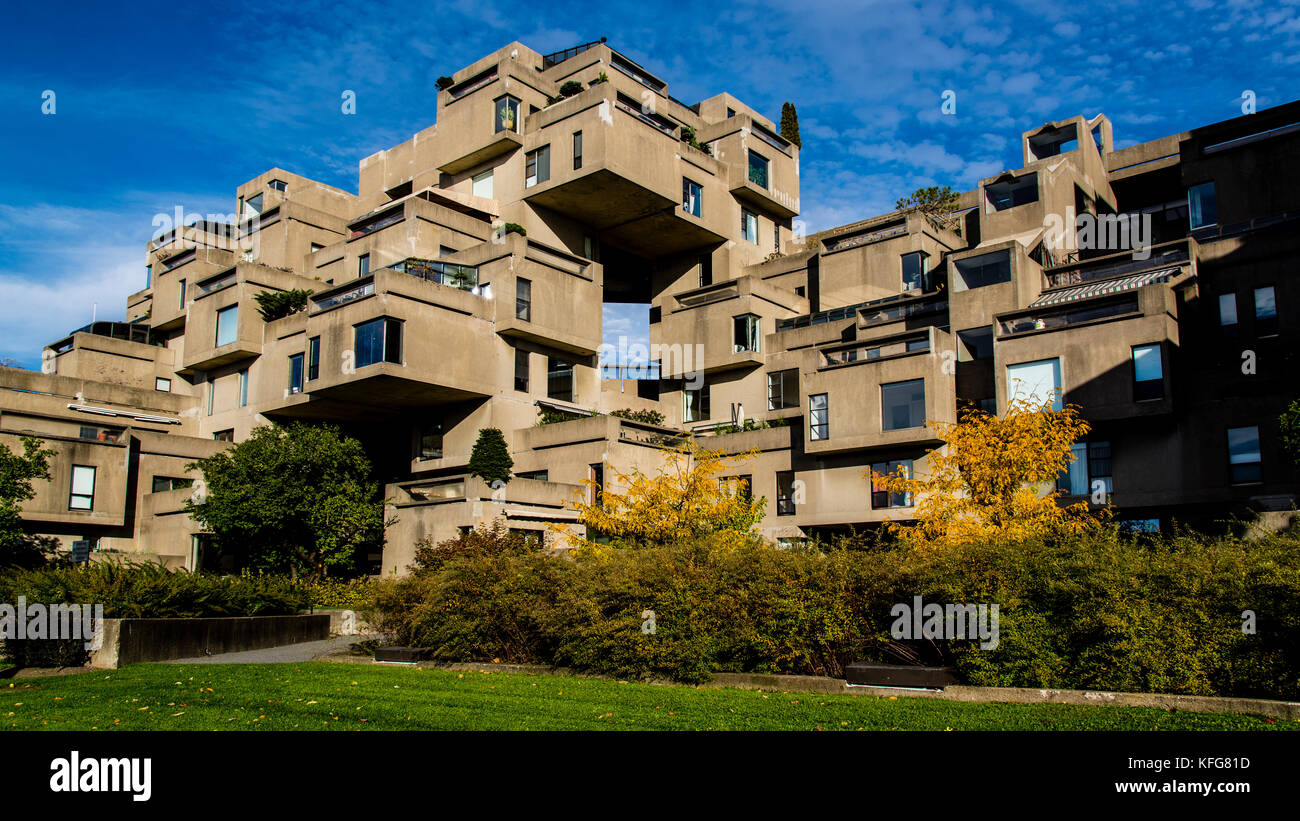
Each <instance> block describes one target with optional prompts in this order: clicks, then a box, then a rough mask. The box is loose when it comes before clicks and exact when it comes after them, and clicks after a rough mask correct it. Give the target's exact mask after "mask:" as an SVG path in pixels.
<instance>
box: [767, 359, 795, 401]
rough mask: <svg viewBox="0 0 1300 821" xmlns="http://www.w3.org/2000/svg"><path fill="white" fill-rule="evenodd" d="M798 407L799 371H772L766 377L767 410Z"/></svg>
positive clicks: (791, 369) (793, 369) (792, 369)
mask: <svg viewBox="0 0 1300 821" xmlns="http://www.w3.org/2000/svg"><path fill="white" fill-rule="evenodd" d="M797 407H799V369H798V368H790V369H789V370H784V371H773V372H772V373H769V374H768V375H767V409H768V410H784V409H786V408H797Z"/></svg>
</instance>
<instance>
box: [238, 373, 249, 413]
mask: <svg viewBox="0 0 1300 821" xmlns="http://www.w3.org/2000/svg"><path fill="white" fill-rule="evenodd" d="M247 406H248V368H244V369H243V370H242V371H240V372H239V407H241V408H243V407H247Z"/></svg>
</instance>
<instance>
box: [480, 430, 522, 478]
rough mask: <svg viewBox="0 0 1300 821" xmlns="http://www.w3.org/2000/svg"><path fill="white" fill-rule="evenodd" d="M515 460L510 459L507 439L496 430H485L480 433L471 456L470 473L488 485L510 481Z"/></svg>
mask: <svg viewBox="0 0 1300 821" xmlns="http://www.w3.org/2000/svg"><path fill="white" fill-rule="evenodd" d="M514 466H515V460H514V459H511V458H510V448H508V447H506V437H505V436H504V435H503V434H502V433H501V431H499V430H497V429H496V428H483V429H481V430H480V431H479V432H478V440H477V441H475V442H474V450H473V451H471V452H470V455H469V472H470V475H471V476H478V477H480V478H482V479H483V481H485V482H487V483H488V484H492V483H493V482H498V481H500V482H508V481H510V471H511V469H513V468H514Z"/></svg>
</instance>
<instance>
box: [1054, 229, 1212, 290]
mask: <svg viewBox="0 0 1300 821" xmlns="http://www.w3.org/2000/svg"><path fill="white" fill-rule="evenodd" d="M1070 253H1071V254H1077V253H1078V252H1077V251H1074V252H1070ZM1187 261H1188V248H1187V241H1186V240H1178V241H1176V242H1174V243H1170V244H1169V245H1166V246H1164V247H1161V246H1155V247H1153V248H1152V249H1151V255H1150V256H1148V257H1147V258H1146V259H1133V256H1132V254H1131V253H1125V254H1118V255H1112V256H1107V257H1102V258H1099V259H1093V260H1082V261H1080V260H1077V259H1070V258H1069V257H1068V256H1067V258H1066V260H1065V262H1064V263H1063V264H1062V265H1058V266H1057V267H1055V268H1051V269H1049V270H1047V271H1046V272H1045V273H1046V275H1047V287H1048V288H1060V287H1063V286H1065V285H1079V284H1082V283H1084V282H1092V281H1094V280H1098V279H1110V278H1112V277H1118V276H1123V275H1125V274H1133V273H1137V272H1139V271H1148V270H1152V269H1155V268H1169V267H1171V266H1177V265H1182V264H1185V263H1186V262H1187Z"/></svg>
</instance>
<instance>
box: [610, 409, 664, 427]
mask: <svg viewBox="0 0 1300 821" xmlns="http://www.w3.org/2000/svg"><path fill="white" fill-rule="evenodd" d="M609 415H610V416H617V417H618V418H619V419H628V420H631V421H633V422H642V423H644V424H647V425H662V424H663V423H664V420H665V418H666V417H665V416H664V415H663V414H662V413H660V412H659V411H657V410H649V409H646V410H632V409H631V408H623V409H621V410H616V411H610V412H609Z"/></svg>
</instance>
